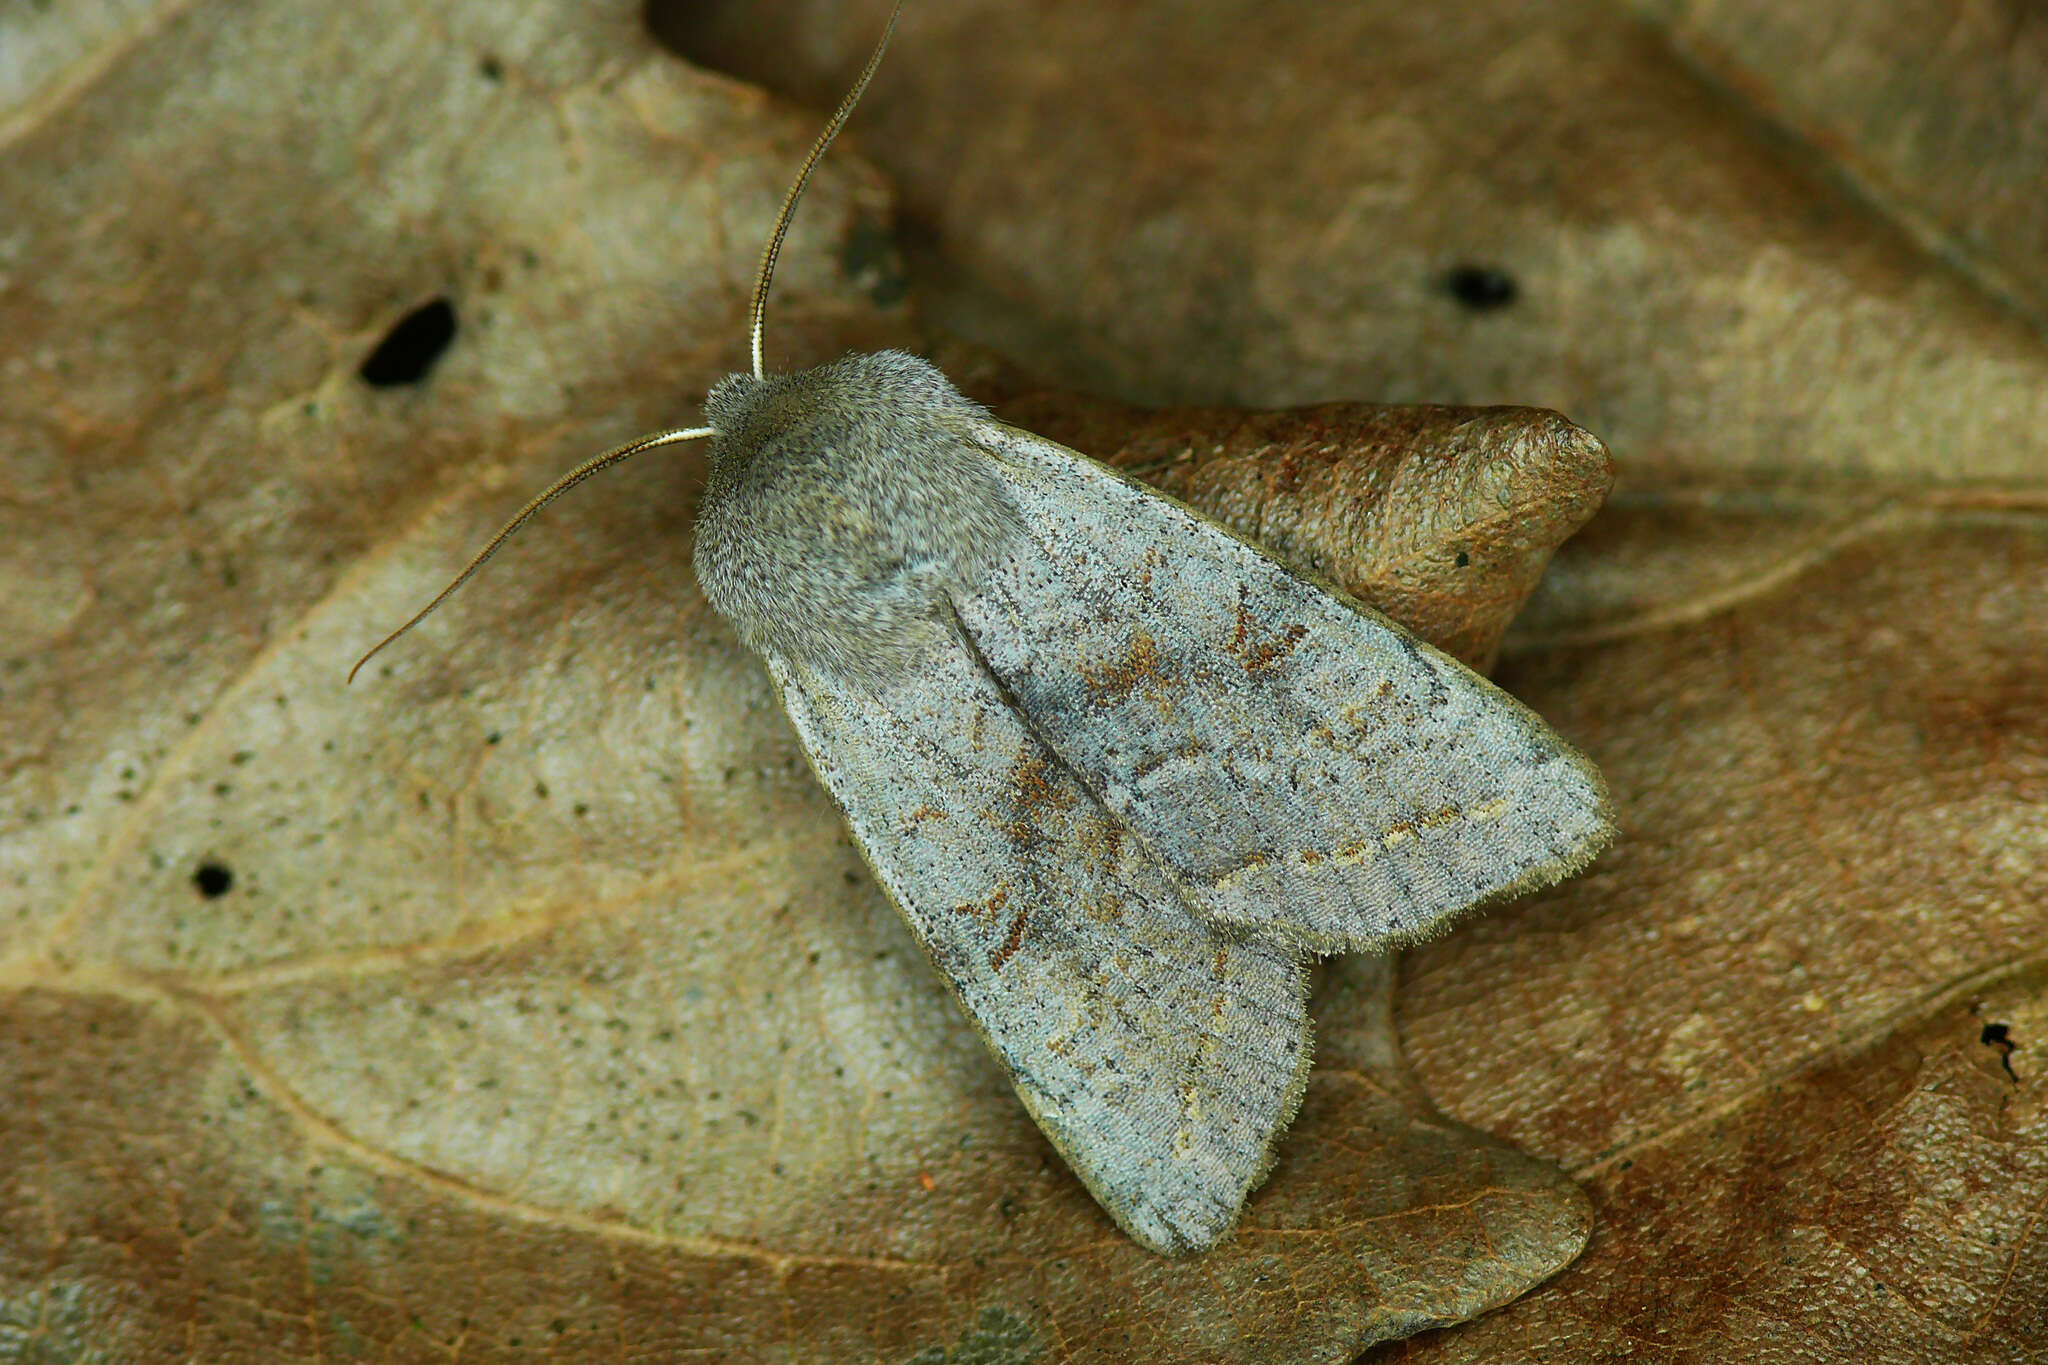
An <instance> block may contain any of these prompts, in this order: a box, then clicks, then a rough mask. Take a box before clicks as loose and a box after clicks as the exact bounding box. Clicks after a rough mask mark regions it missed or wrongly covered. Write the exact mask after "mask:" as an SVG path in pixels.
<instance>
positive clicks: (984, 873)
mask: <svg viewBox="0 0 2048 1365" xmlns="http://www.w3.org/2000/svg"><path fill="white" fill-rule="evenodd" d="M769 668H770V671H771V673H772V674H773V676H774V678H775V680H776V683H777V685H778V687H779V688H780V689H781V692H782V696H783V702H784V704H785V706H786V707H787V708H788V711H789V715H790V719H791V721H792V723H793V724H794V725H795V727H796V731H797V734H798V736H799V737H800V738H801V739H802V741H803V744H804V748H805V750H806V752H807V753H808V754H809V755H810V758H811V762H812V765H813V766H814V767H815V768H816V770H817V773H818V776H819V778H820V779H821V780H822V781H823V782H824V784H825V786H826V788H827V789H828V790H829V791H830V792H831V793H832V795H833V797H834V798H835V799H836V800H837V801H838V803H839V805H840V808H841V809H842V810H843V812H844V813H845V816H846V821H847V825H848V827H849V828H850V829H851V831H852V833H853V836H854V839H855V841H856V842H857V843H858V844H859V846H860V849H861V852H862V854H863V855H864V856H865V857H866V858H867V860H868V863H869V865H870V866H871V867H872V868H873V869H874V872H875V876H876V879H877V880H878V881H879V882H880V883H881V884H882V886H883V887H884V888H885V889H886V890H887V891H888V893H889V896H890V898H891V899H892V900H894V901H895V903H896V905H897V907H898V909H899V910H901V912H902V914H903V917H904V919H905V920H906V921H907V923H908V924H909V927H910V929H911V932H912V933H913V934H914V935H915V936H916V937H917V940H918V942H919V943H920V944H921V945H922V946H923V947H924V950H925V952H926V954H927V955H928V956H929V957H930V958H931V960H932V962H933V964H934V966H935V967H936V968H937V969H938V971H939V974H940V975H941V976H942V977H943V978H944V979H945V981H946V983H947V985H948V987H949V988H950V989H951V990H952V992H953V994H954V996H955V998H956V999H958V1001H959V1002H960V1006H961V1008H962V1010H963V1012H964V1013H965V1014H966V1016H967V1018H968V1019H969V1020H970V1021H972V1023H973V1024H974V1026H975V1028H976V1029H977V1030H978V1031H979V1032H980V1033H981V1035H982V1037H983V1038H984V1040H985V1041H986V1042H987V1043H988V1046H989V1050H990V1052H991V1053H993V1054H994V1056H995V1057H996V1059H997V1060H998V1061H999V1062H1000V1063H1001V1064H1002V1066H1003V1068H1004V1070H1005V1071H1006V1072H1007V1073H1008V1075H1009V1078H1010V1081H1011V1083H1012V1084H1013V1085H1014V1086H1015V1088H1016V1091H1017V1094H1018V1096H1019V1097H1020V1098H1021V1099H1022V1100H1023V1102H1024V1105H1025V1108H1026V1109H1027V1110H1029V1111H1030V1113H1031V1115H1032V1117H1033V1118H1034V1119H1036V1120H1037V1122H1038V1125H1039V1127H1040V1128H1041V1129H1042V1130H1043V1131H1044V1133H1045V1134H1046V1136H1047V1137H1048V1138H1050V1139H1051V1140H1052V1142H1053V1144H1054V1146H1056V1147H1057V1148H1058V1149H1059V1151H1060V1154H1061V1155H1062V1156H1063V1157H1065V1158H1066V1161H1067V1164H1068V1165H1069V1166H1070V1167H1072V1168H1073V1170H1074V1172H1075V1173H1076V1174H1077V1175H1079V1176H1080V1177H1081V1179H1082V1181H1083V1182H1084V1183H1085V1184H1086V1185H1087V1187H1088V1189H1089V1191H1090V1192H1091V1193H1093V1194H1094V1195H1095V1198H1096V1200H1097V1202H1099V1203H1100V1204H1101V1205H1102V1207H1103V1208H1104V1209H1106V1210H1107V1211H1108V1212H1109V1213H1110V1215H1111V1216H1112V1217H1113V1218H1115V1220H1116V1221H1117V1223H1118V1224H1119V1225H1120V1226H1122V1227H1123V1229H1124V1230H1125V1231H1126V1232H1128V1233H1129V1234H1130V1235H1131V1236H1132V1237H1134V1238H1135V1239H1137V1240H1138V1241H1139V1242H1141V1243H1143V1244H1144V1245H1145V1246H1147V1247H1150V1248H1151V1249H1153V1250H1155V1251H1159V1252H1163V1253H1166V1254H1169V1255H1172V1254H1181V1253H1187V1252H1193V1251H1201V1250H1204V1249H1206V1248H1208V1247H1210V1246H1212V1245H1214V1244H1215V1243H1216V1241H1218V1240H1219V1239H1220V1238H1222V1237H1223V1236H1224V1235H1225V1234H1227V1233H1228V1232H1229V1231H1230V1229H1231V1228H1232V1227H1233V1226H1234V1225H1235V1224H1236V1222H1237V1219H1238V1215H1239V1211H1240V1209H1241V1208H1242V1206H1243V1203H1244V1199H1245V1196H1246V1194H1247V1193H1249V1192H1250V1190H1252V1189H1253V1188H1254V1187H1256V1186H1257V1185H1258V1183H1259V1182H1260V1181H1261V1180H1263V1179H1264V1177H1265V1174H1266V1171H1267V1169H1268V1168H1269V1166H1270V1165H1271V1162H1272V1150H1273V1144H1274V1142H1275V1141H1276V1139H1277V1138H1278V1136H1279V1135H1280V1133H1281V1132H1282V1131H1283V1130H1284V1129H1285V1127H1286V1125H1287V1123H1288V1121H1289V1120H1290V1119H1291V1118H1292V1117H1293V1114H1294V1110H1295V1108H1296V1106H1297V1105H1298V1104H1299V1103H1300V1099H1301V1093H1302V1088H1303V1086H1304V1085H1305V1084H1306V1080H1307V1075H1308V1061H1309V1022H1308V1013H1307V1004H1306V988H1307V987H1306V983H1307V967H1306V964H1305V962H1304V961H1303V960H1302V959H1301V957H1300V955H1299V954H1298V953H1297V952H1296V951H1295V950H1293V949H1292V948H1291V947H1289V946H1287V945H1285V944H1280V943H1276V942H1271V941H1259V940H1243V941H1234V940H1231V939H1229V938H1226V937H1224V936H1222V935H1219V934H1217V933H1216V932H1215V931H1214V930H1213V929H1211V928H1210V927H1208V926H1207V925H1205V924H1203V923H1202V922H1201V921H1200V920H1198V919H1197V918H1196V917H1195V916H1194V915H1193V914H1192V913H1190V911H1189V909H1188V907H1187V906H1186V904H1185V903H1184V902H1183V901H1182V899H1181V897H1180V895H1179V893H1178V892H1177V890H1176V889H1175V888H1174V887H1173V886H1172V884H1171V883H1170V881H1169V880H1168V878H1167V877H1166V876H1165V875H1164V874H1163V872H1162V871H1161V869H1160V867H1159V866H1158V864H1157V863H1156V862H1155V861H1154V860H1153V859H1152V858H1151V857H1150V855H1149V854H1148V853H1147V852H1146V851H1145V849H1144V847H1143V845H1142V844H1141V843H1140V841H1139V840H1137V839H1136V838H1134V837H1131V836H1130V834H1129V832H1128V831H1127V830H1126V829H1125V828H1124V827H1123V825H1122V823H1121V822H1120V821H1119V820H1118V819H1117V818H1116V817H1115V816H1114V815H1112V814H1111V813H1110V812H1109V811H1107V810H1105V809H1104V808H1103V807H1102V805H1101V804H1100V803H1099V802H1098V801H1097V800H1096V799H1095V798H1094V796H1093V795H1092V794H1091V793H1090V792H1089V791H1088V790H1087V788H1086V787H1085V786H1084V785H1083V784H1082V783H1081V782H1080V781H1078V780H1077V779H1076V777H1075V776H1074V774H1073V773H1072V772H1071V771H1070V770H1069V769H1068V768H1067V767H1066V765H1064V764H1063V763H1061V762H1060V760H1059V759H1058V758H1057V757H1056V756H1055V755H1053V754H1052V753H1050V752H1049V751H1047V750H1046V749H1045V747H1044V745H1043V744H1042V743H1041V742H1040V741H1039V740H1038V738H1037V737H1036V735H1034V734H1033V732H1032V728H1031V725H1030V724H1029V723H1028V720H1027V718H1026V717H1024V716H1022V715H1020V714H1019V713H1018V712H1017V711H1016V710H1015V709H1013V708H1012V707H1011V706H1010V705H1009V704H1008V702H1007V701H1006V700H1005V698H1004V697H1003V695H1002V692H1001V690H1000V688H999V687H998V686H997V684H996V682H995V680H994V679H993V678H991V677H990V676H989V675H988V674H987V673H986V672H985V671H984V670H983V669H982V667H981V665H980V662H979V660H978V658H977V657H976V655H975V654H974V652H973V651H972V650H971V649H970V648H969V647H968V646H967V644H966V642H965V641H964V640H961V639H959V638H958V637H957V636H956V637H954V638H953V639H952V641H951V642H950V644H948V645H947V646H945V647H943V648H941V649H938V650H936V651H934V652H933V653H932V654H930V655H929V656H928V657H927V658H926V659H924V660H923V661H921V662H920V664H919V665H918V667H916V668H915V669H914V670H907V671H905V672H903V673H902V674H900V675H899V676H898V677H896V678H895V679H894V680H893V681H891V682H888V683H885V684H883V685H882V686H880V687H875V686H873V685H871V684H870V683H869V682H867V681H848V680H845V679H842V678H839V677H837V676H835V675H834V674H833V673H831V672H830V671H829V670H823V669H819V668H816V667H811V666H807V665H804V664H800V663H794V662H792V661H790V660H787V659H782V658H777V657H773V656H771V657H770V659H769Z"/></svg>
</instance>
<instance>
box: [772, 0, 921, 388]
mask: <svg viewBox="0 0 2048 1365" xmlns="http://www.w3.org/2000/svg"><path fill="white" fill-rule="evenodd" d="M901 13H903V0H896V7H895V8H894V9H892V10H890V11H889V22H888V24H887V25H886V26H884V27H883V29H882V39H881V41H880V42H878V43H876V44H875V50H874V51H873V52H872V53H870V54H869V56H868V64H867V65H866V66H864V67H862V68H861V72H860V79H858V80H856V81H855V82H854V83H853V89H851V90H849V91H847V92H846V98H845V99H843V100H841V101H839V107H838V108H837V109H835V110H833V111H832V117H831V118H830V119H828V120H827V121H826V123H825V130H824V131H823V132H821V133H819V134H818V140H817V141H816V142H813V143H812V144H811V154H810V155H809V156H807V157H805V158H804V164H803V167H802V168H801V169H800V170H798V171H797V173H796V183H795V184H794V185H791V186H790V187H789V193H788V194H786V195H784V196H783V197H782V211H781V212H780V213H778V214H776V215H775V231H773V232H771V233H769V234H768V249H767V250H766V251H764V252H762V253H761V270H760V273H759V274H757V275H756V276H755V277H754V306H753V322H752V329H751V330H752V333H753V342H754V378H756V379H760V378H762V377H763V376H762V373H761V326H762V323H763V322H764V321H765V320H766V318H767V316H768V286H769V284H770V283H771V282H773V280H774V279H775V258H776V257H777V256H780V255H781V254H782V238H783V236H784V234H786V233H787V232H788V231H789V220H790V218H791V217H793V216H794V215H795V213H796V204H797V200H799V199H801V198H803V197H804V186H806V185H808V184H809V183H810V182H811V172H812V171H813V170H815V169H816V168H817V165H818V159H819V158H820V157H822V156H824V155H825V149H826V148H827V147H830V146H831V145H832V139H833V138H835V137H838V136H839V130H840V129H841V128H843V127H845V126H846V120H847V118H848V117H849V116H850V115H851V114H852V113H853V106H855V105H856V104H859V103H860V97H861V96H862V95H864V94H866V93H867V88H868V82H869V81H871V80H873V79H874V78H875V68H876V67H878V66H880V65H881V64H882V54H883V53H884V52H887V51H888V50H889V38H890V36H891V35H892V34H894V33H895V32H896V16H897V15H899V14H901Z"/></svg>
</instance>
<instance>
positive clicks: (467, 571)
mask: <svg viewBox="0 0 2048 1365" xmlns="http://www.w3.org/2000/svg"><path fill="white" fill-rule="evenodd" d="M714 434H715V433H714V432H713V431H712V430H711V428H710V427H678V428H676V429H675V430H673V431H658V432H656V433H655V434H654V435H652V436H642V437H640V438H639V439H638V440H635V441H628V442H626V444H624V445H622V446H613V447H612V448H611V449H610V450H607V451H606V452H605V453H604V454H602V455H595V456H592V457H591V458H590V459H588V460H585V461H584V462H583V463H582V464H579V465H577V466H576V467H575V468H574V469H572V470H570V471H569V472H568V473H566V474H564V475H563V476H562V477H561V478H559V479H556V480H555V481H554V482H553V483H551V484H549V485H548V486H547V487H546V488H544V489H542V490H541V491H540V492H539V493H538V494H536V495H535V496H534V499H533V501H531V502H529V503H527V504H526V506H524V507H522V508H520V509H519V513H518V515H517V516H515V517H513V518H512V520H510V521H508V522H506V523H505V524H504V525H503V526H502V527H500V528H499V530H498V534H496V535H494V536H492V537H491V543H490V544H488V545H486V546H484V547H483V549H481V550H479V551H477V554H476V558H474V559H472V560H470V561H469V565H468V567H466V568H464V569H463V571H462V572H461V573H459V574H457V575H456V576H455V581H454V582H453V583H450V584H449V585H448V586H447V587H445V588H443V589H441V592H440V595H439V596H437V597H436V598H435V599H434V600H433V601H431V602H429V603H427V605H425V606H424V607H421V608H420V609H419V610H418V611H417V612H415V613H414V614H413V618H412V619H411V620H410V621H407V622H406V623H405V624H404V625H402V626H400V627H399V628H398V629H397V630H394V631H392V632H391V633H390V634H389V635H387V636H385V637H384V638H383V639H381V640H379V641H378V642H377V643H376V645H375V646H374V647H373V648H372V649H371V650H370V652H369V653H368V654H365V655H364V656H363V657H362V658H360V659H358V660H356V666H355V667H354V668H351V669H350V670H349V671H348V680H349V681H350V682H354V681H355V680H356V674H358V673H360V672H362V670H363V665H364V664H366V663H368V662H370V660H371V659H374V658H375V657H377V655H378V654H380V653H382V652H383V650H384V646H386V645H388V644H390V643H391V642H392V641H393V640H396V639H397V638H398V637H399V636H401V635H403V634H405V633H406V632H407V631H409V630H411V629H412V628H413V627H414V626H416V625H418V624H419V623H420V622H422V621H424V620H426V619H427V617H428V616H430V615H432V614H433V611H434V608H436V607H438V606H440V605H441V604H442V603H443V602H446V601H447V600H448V599H449V598H450V597H452V596H454V595H455V590H456V589H457V588H459V587H461V586H462V585H463V584H464V583H467V582H468V581H469V580H470V579H472V578H474V577H475V576H476V571H477V570H478V569H481V568H482V567H483V566H484V561H485V560H487V559H489V558H490V557H491V556H492V555H494V554H496V553H497V552H498V547H499V546H500V545H503V544H504V543H505V542H506V541H507V540H509V539H511V536H512V533H513V532H514V531H516V530H518V529H519V528H520V527H521V526H523V525H525V524H526V519H527V518H528V517H530V516H532V515H533V514H534V513H535V512H538V511H540V509H541V508H543V507H546V506H547V505H548V504H549V503H551V502H553V501H554V500H555V499H556V498H559V497H561V496H562V494H564V493H566V492H568V491H569V490H570V489H572V488H574V487H575V486H576V485H577V484H579V483H582V482H583V481H584V480H585V479H587V478H589V477H590V476H591V475H592V474H595V473H597V472H598V471H599V470H601V469H608V468H610V467H611V466H613V465H615V464H617V463H618V462H619V461H621V460H630V459H632V458H633V457H634V456H635V455H638V454H639V453H640V452H641V451H643V450H652V449H654V448H655V447H656V446H669V445H675V444H676V443H677V442H679V441H694V440H697V439H698V438H699V437H703V436H711V435H714Z"/></svg>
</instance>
